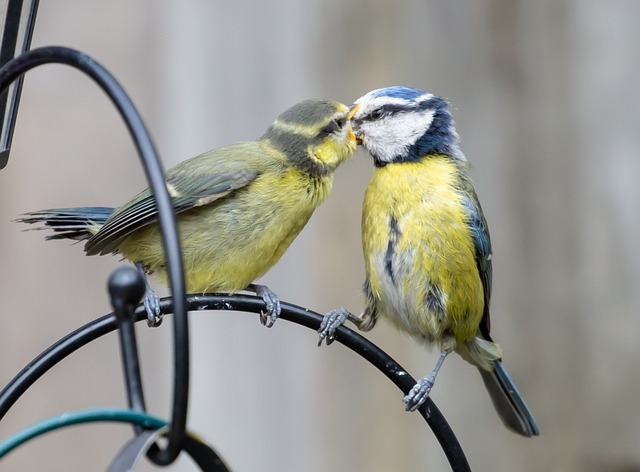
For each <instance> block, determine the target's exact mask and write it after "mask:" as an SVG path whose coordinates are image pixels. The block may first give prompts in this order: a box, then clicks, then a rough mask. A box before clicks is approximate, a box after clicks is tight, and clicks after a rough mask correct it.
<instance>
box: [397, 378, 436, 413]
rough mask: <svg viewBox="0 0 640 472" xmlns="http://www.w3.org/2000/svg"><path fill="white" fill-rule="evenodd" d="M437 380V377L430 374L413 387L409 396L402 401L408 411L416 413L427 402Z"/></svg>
mask: <svg viewBox="0 0 640 472" xmlns="http://www.w3.org/2000/svg"><path fill="white" fill-rule="evenodd" d="M435 380H436V379H435V377H434V376H433V375H431V374H429V375H427V376H426V377H424V378H422V379H420V380H419V381H418V383H417V384H415V385H414V386H413V388H412V389H411V391H410V392H409V394H408V395H407V396H405V397H404V398H403V399H402V401H403V402H404V404H405V405H406V406H405V410H406V411H416V410H417V409H418V408H420V407H421V406H422V404H423V403H424V402H425V401H427V398H429V393H430V392H431V389H432V388H433V384H434V383H435Z"/></svg>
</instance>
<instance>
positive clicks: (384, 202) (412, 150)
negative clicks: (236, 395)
mask: <svg viewBox="0 0 640 472" xmlns="http://www.w3.org/2000/svg"><path fill="white" fill-rule="evenodd" d="M352 113H353V119H352V126H353V130H354V132H355V134H356V137H357V139H358V142H360V143H361V144H362V145H363V146H364V147H365V148H366V149H367V151H369V154H370V155H371V157H372V158H373V163H374V165H375V172H374V175H373V177H372V179H371V182H370V183H369V186H368V188H367V191H366V195H365V199H364V206H363V211H362V247H363V252H364V258H365V270H366V280H365V283H364V292H365V298H366V302H365V308H364V311H363V313H362V315H360V317H356V316H354V315H352V314H351V313H349V312H348V311H347V310H345V309H344V308H340V309H337V310H334V311H333V312H332V313H330V314H329V315H328V316H327V317H326V318H325V320H324V322H323V326H322V327H321V329H320V342H322V339H327V342H330V341H331V340H332V338H333V336H334V331H335V329H336V328H337V326H339V325H340V324H341V323H343V322H344V321H345V320H347V319H349V320H351V321H353V322H354V323H355V324H356V325H357V326H358V328H360V329H362V330H365V331H366V330H369V329H371V328H373V326H374V324H375V323H376V320H377V319H378V317H380V316H382V317H384V318H387V319H388V320H390V321H391V322H392V323H393V324H394V325H395V326H396V327H398V328H399V329H400V330H402V331H405V332H406V333H408V334H410V335H411V336H413V337H414V338H416V339H417V340H419V341H420V342H424V343H427V344H434V343H435V344H437V345H439V347H440V350H441V355H440V358H439V359H438V362H437V364H436V366H435V368H434V369H433V371H432V372H431V373H429V374H428V375H427V376H425V377H424V378H422V379H421V380H420V381H419V382H418V383H417V384H416V385H415V387H414V388H413V389H412V390H411V392H410V393H409V394H408V395H407V396H406V397H404V402H405V404H406V409H407V410H411V411H413V410H416V409H417V408H419V407H420V405H422V403H423V402H424V401H425V400H426V398H427V396H428V395H429V392H430V390H431V388H432V387H433V384H434V381H435V378H436V375H437V373H438V370H439V369H440V367H441V365H442V363H443V361H444V359H445V358H446V357H447V355H448V354H449V353H451V352H452V351H455V352H457V353H458V354H459V355H460V356H462V358H464V359H465V360H466V361H468V362H470V363H471V364H473V365H474V366H476V367H477V368H478V369H479V371H480V373H481V374H482V378H483V380H484V383H485V385H486V387H487V390H488V392H489V394H490V396H491V399H492V401H493V404H494V406H495V407H496V410H497V411H498V413H499V415H500V417H501V419H502V421H503V422H504V424H505V425H506V426H507V427H508V428H509V429H511V430H512V431H514V432H516V433H519V434H521V435H523V436H527V437H530V436H534V435H538V434H539V431H538V426H537V425H536V422H535V420H534V418H533V416H532V414H531V412H530V411H529V408H528V407H527V405H526V403H525V402H524V400H523V398H522V397H521V395H520V394H519V393H518V390H517V389H516V387H515V385H514V384H513V382H512V381H511V379H510V378H509V376H508V375H507V372H506V370H505V368H504V365H503V364H502V360H501V359H502V353H501V350H500V347H499V346H498V345H497V344H495V343H494V342H493V340H492V339H491V336H490V333H489V301H490V298H491V275H492V268H491V241H490V239H489V230H488V228H487V223H486V221H485V218H484V215H483V213H482V209H481V207H480V202H479V201H478V197H477V196H476V192H475V190H474V188H473V185H472V183H471V180H470V178H469V175H468V172H469V164H468V163H467V160H466V158H465V156H464V154H463V153H462V151H461V150H460V148H459V146H458V134H457V133H456V129H455V126H454V121H453V118H452V116H451V113H450V111H449V104H448V103H447V102H446V101H445V100H444V99H442V98H441V97H437V96H434V95H432V94H430V93H426V92H424V91H422V90H416V89H413V88H407V87H398V86H396V87H387V88H382V89H378V90H373V91H372V92H369V93H367V94H366V95H364V96H363V97H361V98H359V99H358V100H357V101H356V102H355V105H354V106H353V111H352Z"/></svg>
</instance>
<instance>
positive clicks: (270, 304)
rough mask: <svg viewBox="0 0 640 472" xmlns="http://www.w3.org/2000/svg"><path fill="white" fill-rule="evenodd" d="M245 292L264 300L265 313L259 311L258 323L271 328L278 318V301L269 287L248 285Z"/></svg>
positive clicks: (279, 308)
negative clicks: (252, 293)
mask: <svg viewBox="0 0 640 472" xmlns="http://www.w3.org/2000/svg"><path fill="white" fill-rule="evenodd" d="M246 290H248V291H250V292H254V293H255V294H256V295H257V296H259V297H260V298H262V300H264V304H265V306H266V308H267V311H266V313H263V312H262V311H260V323H262V324H263V325H264V326H266V327H267V328H271V327H272V326H273V325H274V324H275V322H276V320H277V319H278V316H280V311H281V309H282V308H281V307H280V299H279V298H278V295H276V294H275V293H274V292H273V291H272V290H271V289H270V288H269V287H267V286H266V285H258V284H249V285H248V286H247V288H246Z"/></svg>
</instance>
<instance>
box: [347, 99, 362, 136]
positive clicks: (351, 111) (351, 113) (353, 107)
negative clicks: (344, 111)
mask: <svg viewBox="0 0 640 472" xmlns="http://www.w3.org/2000/svg"><path fill="white" fill-rule="evenodd" d="M358 108H360V104H359V103H356V104H354V105H351V108H350V109H349V114H348V115H347V119H348V120H349V121H350V122H351V120H352V119H353V116H354V115H355V114H356V112H357V111H358ZM356 131H357V130H356ZM349 138H350V139H355V141H356V142H357V143H358V144H362V142H361V141H360V139H358V137H357V136H356V135H355V134H354V132H353V123H351V130H350V131H349Z"/></svg>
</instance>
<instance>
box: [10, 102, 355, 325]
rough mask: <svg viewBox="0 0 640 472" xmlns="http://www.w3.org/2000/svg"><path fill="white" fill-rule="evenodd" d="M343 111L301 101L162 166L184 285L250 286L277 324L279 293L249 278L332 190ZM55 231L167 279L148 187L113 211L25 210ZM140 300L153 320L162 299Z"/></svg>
mask: <svg viewBox="0 0 640 472" xmlns="http://www.w3.org/2000/svg"><path fill="white" fill-rule="evenodd" d="M348 114H349V108H348V107H347V106H346V105H344V104H342V103H338V102H334V101H328V100H306V101H303V102H300V103H298V104H296V105H294V106H292V107H291V108H289V109H288V110H286V111H285V112H284V113H282V114H281V115H280V116H279V117H278V118H277V119H276V121H274V122H273V124H271V126H269V128H268V129H267V131H266V132H265V134H264V135H263V136H262V137H261V138H259V139H258V140H256V141H247V142H239V143H235V144H231V145H229V146H225V147H221V148H218V149H214V150H212V151H209V152H206V153H204V154H201V155H199V156H197V157H194V158H192V159H189V160H186V161H184V162H182V163H180V164H178V165H177V166H175V167H173V168H172V169H170V170H168V171H167V173H166V175H167V180H166V184H167V189H168V191H169V194H170V196H171V198H172V203H173V208H174V211H175V213H176V214H177V217H176V218H177V223H178V232H179V235H180V241H181V246H182V252H183V260H184V269H185V276H186V288H187V291H188V292H194V293H204V292H210V291H212V292H230V293H233V292H236V291H238V290H243V289H246V290H252V291H255V292H256V294H257V295H258V296H261V297H262V298H263V299H264V301H265V304H266V307H267V313H266V314H263V315H262V316H261V321H262V323H263V324H264V325H266V326H268V327H270V326H272V325H273V323H274V322H275V320H276V319H277V317H278V315H279V313H280V302H279V300H278V297H277V296H276V295H275V294H274V293H273V292H272V291H271V290H269V289H268V288H267V287H265V286H262V285H255V284H252V282H253V281H254V280H255V279H256V278H258V277H260V276H261V275H263V274H264V273H265V272H266V271H267V270H268V269H269V268H270V267H271V266H273V265H274V264H275V263H276V262H277V261H278V260H279V259H280V257H281V256H282V254H283V253H284V251H285V250H286V249H287V248H288V247H289V245H290V244H291V242H292V241H293V240H294V239H295V237H296V236H297V235H298V234H299V233H300V231H301V230H302V228H303V227H304V225H305V224H306V223H307V221H308V220H309V218H310V217H311V214H312V213H313V211H314V210H315V209H316V207H317V206H318V205H320V203H322V202H323V201H324V200H325V198H327V196H328V195H329V191H330V190H331V186H332V184H333V172H334V171H335V170H336V168H337V167H338V166H339V165H340V164H341V163H342V162H343V161H344V160H345V159H346V158H347V157H348V156H349V155H351V154H352V153H353V151H354V150H355V148H356V141H355V136H354V134H353V132H352V130H351V124H350V122H349V119H348ZM18 221H21V222H24V223H40V224H44V225H45V226H47V227H50V228H51V229H52V230H53V231H54V232H55V233H54V234H53V235H51V236H48V237H47V239H74V240H80V241H82V240H86V243H85V245H84V251H85V252H86V253H87V255H94V254H100V255H103V254H121V255H123V256H124V257H125V258H127V259H128V260H130V261H131V262H133V263H135V264H136V265H138V267H139V268H140V269H141V270H143V271H144V272H145V273H147V274H152V273H153V274H156V275H159V276H160V277H163V278H166V268H165V259H164V252H163V249H162V243H161V235H160V229H159V225H158V223H157V221H158V212H157V209H156V205H155V200H154V198H153V196H152V194H151V191H150V190H149V189H147V190H144V191H143V192H141V193H139V194H138V195H137V196H135V197H133V199H131V200H130V201H129V202H127V203H125V204H124V205H123V206H121V207H119V208H115V209H114V208H100V207H99V208H92V207H89V208H86V207H84V208H64V209H53V210H41V211H36V212H32V213H27V214H25V215H22V218H20V219H19V220H18ZM145 307H146V308H147V313H148V316H149V322H150V324H158V323H159V320H160V318H159V317H160V306H159V302H158V299H157V297H156V296H155V294H153V292H151V291H150V288H149V287H148V292H147V295H146V296H145Z"/></svg>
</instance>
